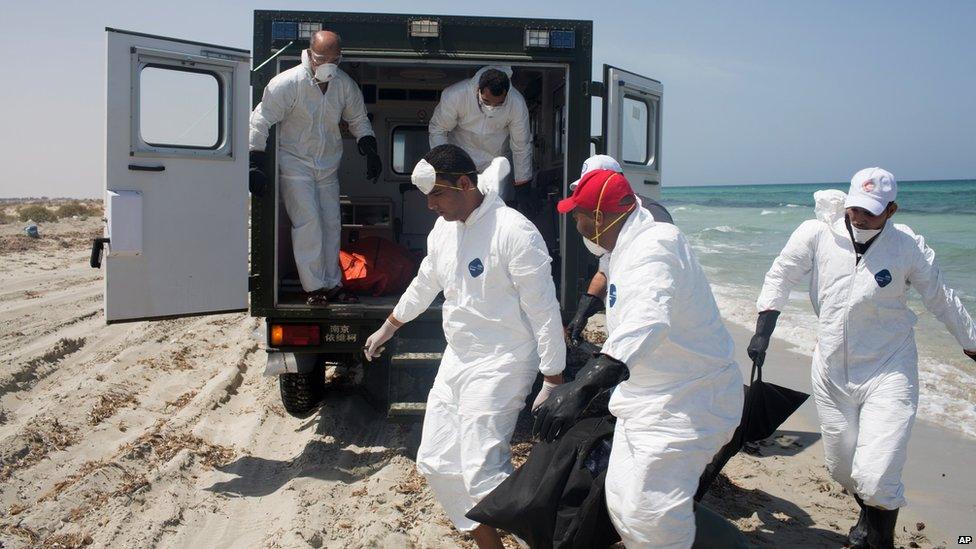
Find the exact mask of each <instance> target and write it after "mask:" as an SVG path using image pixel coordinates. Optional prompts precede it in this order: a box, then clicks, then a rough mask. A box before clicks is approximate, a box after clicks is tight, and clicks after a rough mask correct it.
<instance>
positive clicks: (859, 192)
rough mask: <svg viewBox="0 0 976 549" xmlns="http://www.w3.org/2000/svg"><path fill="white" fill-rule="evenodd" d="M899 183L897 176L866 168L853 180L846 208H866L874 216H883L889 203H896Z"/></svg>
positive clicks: (845, 203)
mask: <svg viewBox="0 0 976 549" xmlns="http://www.w3.org/2000/svg"><path fill="white" fill-rule="evenodd" d="M897 194H898V182H897V181H895V176H894V175H892V174H891V172H889V171H887V170H883V169H881V168H864V169H863V170H861V171H859V172H857V173H856V174H854V177H852V178H851V189H850V190H849V191H847V200H845V201H844V207H845V208H864V209H865V210H867V211H869V212H871V214H872V215H881V214H882V212H884V211H885V208H887V207H888V203H889V202H894V201H895V196H896V195H897Z"/></svg>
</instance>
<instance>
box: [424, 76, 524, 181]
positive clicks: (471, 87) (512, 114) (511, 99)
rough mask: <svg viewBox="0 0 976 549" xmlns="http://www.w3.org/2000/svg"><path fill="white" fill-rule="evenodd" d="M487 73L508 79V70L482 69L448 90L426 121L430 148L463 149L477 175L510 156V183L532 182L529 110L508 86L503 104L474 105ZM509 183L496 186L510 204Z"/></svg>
mask: <svg viewBox="0 0 976 549" xmlns="http://www.w3.org/2000/svg"><path fill="white" fill-rule="evenodd" d="M488 69H496V70H500V71H502V72H504V73H505V74H507V75H508V76H509V77H511V76H512V69H511V67H484V68H482V69H481V70H479V71H478V72H477V73H475V75H474V77H472V78H469V79H467V80H462V81H460V82H457V83H455V84H452V85H450V86H448V87H447V88H446V89H445V90H444V91H443V92H441V101H440V103H438V105H437V108H435V109H434V114H433V115H432V116H431V117H430V126H429V127H428V133H429V135H430V148H434V147H436V146H438V145H444V144H445V143H451V144H453V145H457V146H459V147H461V148H462V149H464V151H465V152H467V153H468V155H470V156H471V159H472V160H474V163H475V166H476V167H477V168H478V171H479V172H480V171H484V170H485V169H486V168H487V167H488V165H489V164H490V163H491V161H492V160H494V159H495V158H496V157H499V156H506V155H507V153H508V149H509V148H510V149H511V152H512V164H513V167H512V172H513V174H514V181H527V180H529V179H532V133H531V130H530V127H529V109H528V107H527V106H526V104H525V98H524V97H522V94H521V93H519V91H518V90H516V89H515V87H514V86H510V87H509V90H508V96H507V97H506V98H505V103H504V104H502V105H501V106H498V107H495V108H494V109H492V110H490V111H489V110H487V109H484V108H483V107H482V106H481V104H480V102H479V101H478V94H479V93H480V92H479V90H478V81H479V80H480V78H481V75H482V74H483V73H484V72H485V71H486V70H488ZM511 183H512V181H502V182H499V195H500V196H501V197H502V199H504V200H510V199H511V198H512V197H511V196H509V195H510V194H511V188H512V186H511Z"/></svg>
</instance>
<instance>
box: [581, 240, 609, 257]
mask: <svg viewBox="0 0 976 549" xmlns="http://www.w3.org/2000/svg"><path fill="white" fill-rule="evenodd" d="M583 245H584V246H586V249H587V250H589V251H590V253H591V254H593V255H595V256H597V257H603V256H605V255H607V254H608V253H610V251H609V250H607V249H606V248H604V247H603V246H600V245H599V244H597V243H596V242H593V241H592V240H590V239H589V238H586V237H583Z"/></svg>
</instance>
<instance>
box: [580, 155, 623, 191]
mask: <svg viewBox="0 0 976 549" xmlns="http://www.w3.org/2000/svg"><path fill="white" fill-rule="evenodd" d="M593 170H613V171H615V172H617V173H623V172H624V171H623V170H622V169H620V163H619V162H617V161H616V160H614V159H613V157H612V156H607V155H605V154H594V155H593V156H591V157H589V158H587V159H586V162H583V171H581V172H580V178H579V179H577V180H576V181H573V182H572V183H570V184H569V192H573V191H575V190H576V186H577V185H579V182H580V180H581V179H583V176H584V175H586V174H588V173H590V172H592V171H593Z"/></svg>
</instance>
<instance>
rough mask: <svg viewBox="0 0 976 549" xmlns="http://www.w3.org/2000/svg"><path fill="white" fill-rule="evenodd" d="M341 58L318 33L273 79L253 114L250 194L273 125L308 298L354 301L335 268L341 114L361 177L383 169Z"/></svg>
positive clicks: (261, 179)
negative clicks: (360, 162)
mask: <svg viewBox="0 0 976 549" xmlns="http://www.w3.org/2000/svg"><path fill="white" fill-rule="evenodd" d="M341 61H342V44H341V42H340V38H339V35H338V34H336V33H334V32H330V31H319V32H317V33H315V34H314V35H312V38H311V41H310V42H309V47H308V49H306V50H303V51H302V62H301V64H299V65H297V66H295V67H293V68H291V69H288V70H286V71H284V72H282V73H281V74H278V75H277V76H275V77H274V78H272V79H271V81H270V82H268V86H267V87H266V88H265V89H264V95H263V96H262V97H261V103H260V104H258V106H257V107H255V109H254V112H253V113H251V131H250V144H249V149H250V151H251V159H250V160H251V173H250V187H251V192H252V193H255V194H260V193H261V192H262V190H263V188H264V186H265V185H266V183H267V176H266V175H265V165H266V158H265V147H267V143H268V132H269V131H270V129H271V126H273V125H275V124H277V125H278V170H279V179H278V181H279V184H280V186H281V187H280V190H281V197H282V199H283V200H284V202H285V210H286V211H287V212H288V217H289V218H291V239H292V246H293V248H294V252H295V264H296V265H297V267H298V277H299V279H300V280H301V283H302V289H303V290H305V292H306V293H307V294H308V301H309V304H319V303H323V302H327V301H354V300H355V296H353V295H351V294H345V293H344V292H343V291H342V273H341V271H340V270H339V240H340V236H341V234H340V231H341V228H342V224H341V220H340V216H339V175H338V174H339V162H340V160H341V159H342V134H341V132H340V130H339V122H340V120H345V121H346V123H348V125H349V131H350V133H352V135H353V136H354V137H355V138H356V139H357V140H358V142H357V144H358V148H359V154H361V155H363V156H365V157H366V178H367V179H372V180H374V182H375V180H376V179H377V178H378V177H379V175H380V172H381V171H382V169H383V164H382V161H381V160H380V157H379V154H378V153H377V146H376V137H374V135H373V128H372V127H371V126H370V123H369V119H368V118H367V116H366V107H365V105H364V104H363V94H362V91H361V90H360V89H359V86H358V85H357V84H356V82H355V81H353V79H352V78H350V77H349V75H347V74H346V73H344V72H343V71H342V70H340V69H339V63H340V62H341Z"/></svg>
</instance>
